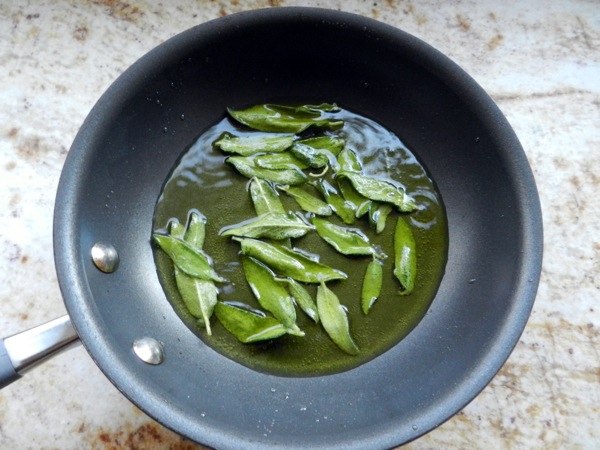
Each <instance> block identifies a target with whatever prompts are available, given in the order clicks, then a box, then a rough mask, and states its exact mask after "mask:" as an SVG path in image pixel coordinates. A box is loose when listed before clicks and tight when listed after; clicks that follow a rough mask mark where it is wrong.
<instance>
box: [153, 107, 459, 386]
mask: <svg viewBox="0 0 600 450" xmlns="http://www.w3.org/2000/svg"><path fill="white" fill-rule="evenodd" d="M335 118H336V119H339V120H343V122H344V126H343V127H342V128H341V129H339V130H335V131H329V132H327V133H328V134H332V135H336V136H339V137H341V138H343V139H344V140H345V141H346V148H348V149H351V150H353V151H354V152H355V153H356V155H357V156H358V158H359V159H360V161H361V162H362V168H363V173H364V174H366V175H369V176H376V177H381V178H382V179H387V180H390V179H391V180H393V181H394V183H396V184H398V185H399V186H403V187H404V188H405V189H406V192H407V194H409V195H410V197H412V199H414V200H415V202H416V203H417V205H418V206H419V209H418V210H417V211H414V212H411V213H410V214H406V213H398V212H397V211H396V210H395V209H394V212H392V213H390V214H389V215H388V217H387V221H386V225H385V227H384V228H383V231H382V232H381V233H377V232H376V230H375V225H374V224H371V223H370V222H369V217H368V216H369V215H368V214H366V215H364V216H363V217H361V218H360V219H356V221H355V223H354V224H352V225H351V226H352V227H357V228H360V229H362V230H363V231H364V233H365V234H367V235H368V236H369V238H370V239H371V242H372V243H373V244H374V245H376V246H377V247H378V248H379V249H381V252H383V253H384V254H385V255H387V258H384V259H382V261H383V266H382V270H383V282H382V287H381V294H380V296H379V298H378V299H377V301H376V302H375V303H374V305H373V306H372V308H371V309H370V311H369V313H368V314H365V313H364V312H363V309H362V307H361V290H362V282H363V278H364V276H365V271H366V269H367V266H368V265H369V263H370V262H371V261H373V258H372V257H369V256H346V255H342V254H340V253H338V252H336V251H335V250H334V249H333V248H332V247H331V246H330V245H328V244H327V243H325V242H324V241H323V240H322V239H321V238H320V237H319V235H318V234H317V233H316V232H310V233H307V234H306V235H305V236H303V237H300V238H297V239H293V240H292V245H293V246H294V247H297V248H299V249H302V250H304V251H306V252H308V253H309V254H314V255H319V260H320V262H322V263H324V264H327V265H329V266H331V267H334V268H336V269H339V270H341V271H343V272H345V273H346V274H347V275H348V278H347V279H345V280H336V281H331V282H328V283H327V288H329V289H331V291H332V292H334V293H335V295H336V296H337V297H338V298H339V299H340V301H341V303H342V304H343V305H344V306H345V307H346V308H347V311H348V320H349V324H350V332H351V335H352V338H353V340H354V342H355V343H356V345H357V347H358V348H359V349H360V350H359V352H358V354H356V355H350V354H347V353H344V352H343V351H341V350H340V348H338V346H336V344H335V343H334V342H332V340H331V339H330V337H329V336H328V335H327V333H326V332H325V330H324V329H323V326H322V324H320V323H315V322H314V321H313V320H312V319H311V318H310V317H308V316H307V315H306V314H305V313H304V312H302V311H301V310H300V308H297V314H296V316H297V325H298V327H299V328H300V329H301V330H302V331H304V333H305V335H304V336H295V335H290V334H287V335H284V336H282V337H279V338H277V339H272V340H268V341H264V342H260V343H254V344H242V343H240V342H239V341H238V340H237V339H236V338H235V337H234V336H233V335H231V334H230V333H229V332H227V331H226V330H225V328H224V327H223V326H222V325H221V324H220V323H219V322H218V321H217V320H216V318H215V317H213V318H212V321H211V328H212V335H211V336H208V335H207V333H206V330H205V328H204V327H203V326H202V325H200V324H198V322H197V319H195V318H194V317H193V316H192V315H191V314H190V313H189V312H188V310H187V308H186V307H185V305H184V303H183V300H182V299H181V297H180V295H179V293H178V290H177V286H176V283H175V277H174V273H173V264H172V262H171V259H170V258H169V257H168V256H167V255H166V254H164V253H163V252H162V251H160V250H159V249H155V252H154V256H155V261H156V265H157V271H158V275H159V278H160V281H161V284H162V285H163V288H164V290H165V293H166V297H167V299H168V300H169V301H170V302H171V304H172V305H173V308H174V309H175V311H176V312H177V313H178V314H179V316H180V317H181V319H182V320H183V321H184V322H185V324H186V325H187V326H188V327H189V328H190V330H191V331H192V332H194V333H195V334H196V335H197V336H198V337H199V338H200V339H202V341H203V342H204V343H205V344H206V345H208V346H210V347H212V348H213V349H215V350H216V351H218V352H220V353H221V354H223V355H224V356H226V357H228V358H231V359H232V360H234V361H237V362H238V363H240V364H243V365H245V366H248V367H250V368H252V369H255V370H257V371H261V372H266V373H271V374H276V375H282V376H316V375H325V374H331V373H337V372H342V371H345V370H349V369H352V368H353V367H356V366H358V365H361V364H364V363H365V362H367V361H369V360H371V359H373V358H374V357H376V356H378V355H380V354H382V353H383V352H385V351H386V350H388V349H389V348H391V347H392V346H394V345H395V344H397V343H398V342H399V341H400V340H402V339H403V338H404V337H405V336H406V335H407V334H408V333H410V331H411V330H412V329H413V328H414V327H415V326H416V325H417V324H418V323H419V321H420V320H421V319H422V318H423V316H424V315H425V314H426V312H427V310H428V308H429V306H430V304H431V302H432V301H433V298H434V297H435V294H436V292H437V289H438V287H439V284H440V281H441V279H442V276H443V273H444V269H445V265H446V259H447V247H448V232H447V221H446V214H445V210H444V207H443V204H442V201H441V198H440V195H439V193H438V192H437V191H436V189H435V185H434V183H433V181H432V180H431V179H430V177H429V176H428V174H427V171H426V169H425V167H424V166H423V165H422V164H421V163H420V162H419V161H418V159H417V158H416V157H415V155H414V154H413V153H412V152H411V151H410V150H409V149H408V148H407V147H406V146H405V145H404V144H403V143H402V142H401V140H400V139H399V138H398V137H397V136H396V135H395V134H393V133H391V132H390V131H388V130H386V129H385V128H384V127H382V126H381V125H379V124H378V123H376V122H374V121H372V120H370V119H368V118H366V117H363V116H360V115H358V114H354V113H352V112H349V111H347V110H342V111H340V112H338V113H336V114H335ZM225 132H227V133H231V134H233V135H237V136H244V135H250V134H254V135H255V134H256V132H255V131H254V132H249V131H248V130H247V129H245V128H244V127H242V126H239V125H237V124H235V123H234V122H233V121H231V120H229V119H223V120H221V121H220V122H219V123H217V124H216V125H215V126H213V127H212V128H210V129H209V130H207V131H206V132H204V133H203V134H202V135H201V136H200V137H199V138H198V139H197V140H196V141H195V142H194V143H192V145H191V146H190V147H189V148H188V149H186V150H185V152H184V153H183V155H182V158H181V159H180V160H179V162H178V163H177V165H176V167H174V169H173V171H172V173H171V175H170V177H169V179H168V180H167V181H166V183H165V185H164V189H163V192H162V194H161V196H160V198H159V199H158V201H157V204H156V209H155V215H154V223H153V229H154V230H160V229H165V228H166V227H167V224H168V223H169V221H172V220H174V219H176V220H178V221H179V222H182V223H185V221H186V218H187V216H188V213H189V211H190V210H197V211H200V212H201V213H202V214H203V215H204V216H205V217H206V219H207V221H206V238H205V241H204V251H205V252H206V253H207V254H208V255H210V256H211V257H212V259H213V260H214V269H215V271H216V272H217V273H218V274H219V275H220V276H221V277H223V278H226V279H227V281H226V282H223V283H217V286H218V288H219V300H220V301H225V302H238V303H244V304H247V305H249V306H250V307H252V308H256V309H260V305H259V304H258V302H257V301H256V300H255V298H254V297H253V295H252V292H251V291H250V288H249V286H248V283H247V281H246V279H245V277H244V272H243V270H242V267H241V259H240V255H239V250H240V246H239V244H238V243H237V242H236V241H234V240H232V239H231V238H230V237H228V236H220V235H219V231H220V230H221V229H223V228H225V227H228V226H231V225H232V224H237V223H240V222H242V221H244V220H247V219H251V218H253V217H255V216H256V212H255V210H254V206H253V203H252V201H251V197H250V193H249V192H248V179H247V178H245V177H244V176H242V175H240V174H239V173H238V172H237V171H236V170H235V168H234V167H232V166H231V165H230V164H226V163H225V158H226V156H227V155H225V154H224V153H223V152H222V151H220V150H219V149H217V148H214V147H213V142H215V141H216V140H217V139H218V138H219V137H220V136H222V135H223V133H225ZM319 172H320V170H319ZM325 178H326V177H325ZM315 192H316V191H315ZM279 196H280V198H281V201H282V202H283V204H284V206H285V208H286V209H287V210H288V211H300V208H299V206H298V203H297V202H296V200H294V198H293V197H292V196H290V195H287V194H285V193H284V192H281V191H280V192H279ZM304 214H306V213H304ZM399 214H401V216H402V220H405V221H406V223H407V224H408V225H409V226H410V228H411V229H412V232H413V235H414V239H415V244H416V253H417V277H416V281H415V286H414V289H413V291H412V292H411V293H410V294H409V295H405V296H403V295H400V290H401V286H400V284H399V282H398V279H397V278H396V277H394V275H393V268H394V229H395V227H396V221H397V220H398V219H399ZM335 220H337V219H332V221H335ZM338 222H339V224H340V225H342V224H343V222H342V221H341V220H339V221H338ZM304 286H305V287H306V288H307V290H308V292H309V293H310V294H311V296H312V298H313V299H316V295H317V289H318V286H317V285H316V284H312V285H304Z"/></svg>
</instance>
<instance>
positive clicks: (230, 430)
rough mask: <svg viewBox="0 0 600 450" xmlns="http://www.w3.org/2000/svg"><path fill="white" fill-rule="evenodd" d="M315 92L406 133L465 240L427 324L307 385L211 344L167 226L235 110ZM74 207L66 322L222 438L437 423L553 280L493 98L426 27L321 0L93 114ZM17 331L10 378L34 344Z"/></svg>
mask: <svg viewBox="0 0 600 450" xmlns="http://www.w3.org/2000/svg"><path fill="white" fill-rule="evenodd" d="M296 99H301V100H303V101H323V100H329V101H335V102H337V103H338V104H340V105H341V106H343V107H345V108H347V109H350V110H353V111H355V112H358V113H360V114H363V115H365V116H368V117H370V118H372V119H374V120H376V121H378V122H380V123H381V124H383V125H384V126H386V127H387V128H388V129H390V130H392V131H394V132H395V133H396V134H397V135H399V136H400V137H401V139H402V140H403V141H404V142H405V143H406V144H407V145H408V147H409V148H411V149H412V150H413V152H414V153H416V155H417V156H418V157H419V158H420V160H421V161H422V162H423V163H424V164H425V166H426V167H427V169H428V170H429V172H430V174H431V177H432V178H433V180H434V181H435V183H436V184H437V186H438V188H439V192H440V193H441V196H442V199H443V202H444V204H445V206H446V209H447V214H448V223H449V253H448V261H447V268H446V273H445V275H444V277H443V280H442V282H441V286H440V288H439V291H438V294H437V296H436V298H435V299H434V301H433V303H432V306H431V309H430V311H429V312H428V314H427V315H426V317H425V318H424V319H423V320H422V321H421V322H420V323H419V325H418V326H417V327H416V328H415V329H414V330H413V331H412V332H411V333H410V334H409V336H408V337H406V338H405V339H404V340H402V341H401V342H400V343H399V344H397V345H396V346H394V347H393V348H392V349H391V350H389V351H387V352H386V353H384V354H383V355H381V356H379V357H377V358H375V359H373V360H371V361H370V362H368V363H366V364H364V365H362V366H360V367H358V368H355V369H353V370H350V371H347V372H343V373H340V374H335V375H328V376H317V377H296V378H295V377H278V376H273V375H267V374H264V373H259V372H256V371H253V370H251V369H248V368H246V367H244V366H242V365H240V364H238V363H236V362H233V361H231V360H229V359H227V358H225V357H224V356H222V355H220V354H219V353H217V352H215V351H214V350H212V349H210V348H209V347H207V346H206V345H205V344H203V342H202V341H201V340H200V339H198V337H197V336H196V335H195V334H193V333H192V332H191V331H190V330H189V329H188V328H187V327H186V326H185V325H184V323H183V322H182V321H181V320H180V319H179V317H178V316H177V314H176V313H175V312H174V311H173V309H172V307H171V305H170V303H169V302H168V301H167V299H166V297H165V294H164V291H163V289H162V288H161V285H160V283H159V281H158V276H157V273H156V269H155V265H154V259H153V255H152V248H151V243H150V235H151V232H152V217H153V212H154V207H155V204H156V201H157V198H158V196H159V194H160V192H161V188H162V186H163V183H164V182H165V180H166V178H167V176H168V174H169V171H170V170H171V168H172V167H173V165H174V164H175V162H176V161H177V159H178V158H179V157H180V156H181V154H182V152H183V151H184V149H185V148H186V147H187V146H188V145H189V144H190V143H192V142H193V140H194V139H195V138H196V137H197V136H198V135H199V134H200V133H202V132H203V131H204V130H205V129H207V128H208V127H209V126H211V125H213V124H214V123H216V122H217V121H218V120H220V119H221V118H222V117H223V115H224V111H225V109H226V107H228V106H232V105H250V104H255V103H265V102H277V101H291V100H296ZM227 200H228V201H235V200H234V199H227ZM56 204H57V207H56V211H55V232H54V240H55V255H56V257H55V259H56V268H57V272H58V277H59V282H60V287H61V290H62V293H63V295H64V300H65V303H66V306H67V310H68V313H69V316H70V321H69V320H68V319H62V320H59V322H60V324H62V327H63V328H62V329H66V330H67V331H66V333H64V336H63V337H64V339H63V343H68V342H70V341H71V340H72V339H74V338H75V335H74V334H73V333H70V332H69V330H70V326H71V325H70V324H71V322H72V325H73V327H74V329H75V330H76V333H77V335H78V337H79V338H81V341H82V342H83V344H84V346H85V347H86V349H87V350H88V351H89V353H90V355H91V356H92V358H93V359H94V360H95V361H96V363H97V364H98V365H99V367H100V368H101V369H102V370H103V371H104V373H105V374H106V376H107V377H108V378H109V379H110V380H111V381H112V382H113V383H114V384H115V385H116V386H117V387H118V389H120V390H121V391H122V392H123V393H124V394H125V395H126V396H127V397H128V398H129V399H131V400H132V401H133V402H134V403H135V404H136V405H138V406H139V407H140V408H141V409H143V410H144V411H145V412H147V413H148V414H149V415H151V416H152V417H154V418H156V419H157V420H158V421H160V422H161V423H163V424H164V425H166V426H167V427H169V428H172V429H173V430H175V431H177V432H179V433H181V434H182V435H185V436H187V437H188V438H190V439H193V440H195V441H198V442H201V443H204V444H206V445H210V446H213V447H218V448H246V449H248V448H295V447H304V448H345V449H350V448H360V449H365V448H386V447H391V446H394V445H398V444H401V443H404V442H407V441H410V440H412V439H414V438H416V437H418V436H420V435H421V434H423V433H426V432H427V431H429V430H431V429H432V428H434V427H436V426H437V425H439V424H440V423H442V422H444V421H445V420H446V419H448V418H449V417H451V416H452V415H453V414H455V413H456V412H457V411H459V410H460V409H461V408H463V407H464V406H465V405H466V404H467V403H468V402H469V401H470V400H471V399H473V398H474V397H475V396H476V395H477V394H478V393H479V391H480V390H481V389H483V388H484V387H485V385H486V384H487V383H488V382H489V381H490V380H491V379H492V377H493V376H494V375H495V373H496V372H497V371H498V370H499V368H500V367H501V366H502V364H503V363H504V361H505V360H506V359H507V357H508V355H509V354H510V352H511V350H512V348H513V346H514V345H515V343H516V341H517V339H518V337H519V335H520V334H521V332H522V330H523V327H524V326H525V323H526V321H527V318H528V315H529V313H530V310H531V307H532V304H533V301H534V297H535V292H536V289H537V285H538V280H539V274H540V266H541V253H542V229H541V227H542V225H541V213H540V206H539V201H538V197H537V192H536V188H535V184H534V180H533V177H532V174H531V171H530V168H529V166H528V163H527V160H526V157H525V155H524V153H523V150H522V148H521V146H520V144H519V142H518V140H517V138H516V137H515V135H514V133H513V131H512V130H511V128H510V126H509V125H508V123H507V121H506V120H505V118H504V117H503V116H502V114H501V113H500V111H499V110H498V108H497V107H496V106H495V104H494V103H493V102H492V100H491V99H490V98H489V97H488V96H487V95H486V94H485V92H484V91H483V90H482V89H481V88H480V87H479V86H478V85H477V84H476V83H475V82H474V81H473V80H472V79H471V78H470V77H469V76H468V75H467V74H465V73H464V72H463V71H462V70H461V69H460V68H459V67H457V66H456V65H455V64H454V63H453V62H451V61H450V60H449V59H448V58H446V57H445V56H443V55H441V54H440V53H439V52H437V51H436V50H434V49H432V48H431V47H429V46H428V45H427V44H425V43H423V42H421V41H419V40H418V39H416V38H414V37H412V36H410V35H407V34H405V33H403V32H402V31H399V30H397V29H394V28H392V27H390V26H387V25H384V24H382V23H379V22H376V21H374V20H371V19H366V18H364V17H359V16H355V15H351V14H346V13H340V12H335V11H328V10H322V9H304V8H279V9H269V10H260V11H254V12H248V13H240V14H236V15H232V16H229V17H224V18H221V19H218V20H215V21H212V22H208V23H205V24H202V25H200V26H198V27H195V28H193V29H190V30H188V31H186V32H184V33H182V34H180V35H178V36H176V37H174V38H172V39H170V40H168V41H167V42H165V43H163V44H162V45H160V46H159V47H157V48H156V49H155V50H153V51H151V52H150V53H149V54H147V55H146V56H144V57H143V58H141V59H140V60H139V61H138V62H137V63H136V64H134V65H133V66H132V67H131V68H130V69H128V70H127V71H126V72H125V73H124V74H123V75H122V76H121V77H120V78H119V79H118V80H117V81H116V82H115V83H114V84H113V85H112V86H111V87H110V89H108V91H107V92H106V93H105V94H104V95H103V96H102V98H101V99H100V100H99V102H98V103H97V105H96V106H95V107H94V108H93V110H92V111H91V113H90V114H89V116H88V118H87V119H86V121H85V123H84V124H83V126H82V127H81V130H80V131H79V133H78V135H77V137H76V139H75V141H74V143H73V146H72V148H71V150H70V152H69V154H68V157H67V161H66V164H65V167H64V171H63V174H62V176H61V180H60V184H59V189H58V194H57V202H56ZM199 207H200V208H201V205H199ZM97 243H103V244H104V245H107V246H109V247H108V248H110V246H112V248H114V250H115V251H116V253H117V255H118V265H117V266H116V267H115V268H114V270H113V271H112V272H111V271H110V270H109V272H103V271H101V270H99V269H98V267H97V265H96V264H95V263H94V261H93V259H92V257H91V251H92V248H93V247H94V245H95V244H97ZM472 280H476V282H474V283H473V282H470V281H472ZM59 329H60V328H59ZM51 330H56V328H51ZM43 336H45V335H43ZM144 337H149V338H152V340H151V342H155V343H158V349H159V350H160V351H161V352H162V356H163V360H162V362H161V363H159V364H148V363H147V362H144V361H143V360H142V359H140V358H139V357H138V356H137V354H136V353H135V352H134V351H133V343H134V342H135V341H136V340H138V339H140V338H144ZM5 342H8V344H9V345H7V347H9V350H8V354H7V352H6V351H5V350H4V349H3V351H2V352H1V353H2V357H0V360H1V361H2V362H3V369H2V370H3V372H4V374H5V377H4V380H5V383H6V382H9V381H11V380H12V379H13V378H15V373H14V370H13V367H12V366H8V365H7V364H6V363H8V362H11V361H12V362H14V360H15V359H19V357H15V356H14V352H15V347H19V345H15V342H18V339H16V340H15V338H9V339H7V340H5ZM61 345H62V344H59V345H58V346H61ZM24 359H26V358H25V357H24ZM19 361H21V360H19ZM21 362H22V361H21ZM24 365H26V364H24ZM20 367H21V366H20V365H19V367H17V368H20Z"/></svg>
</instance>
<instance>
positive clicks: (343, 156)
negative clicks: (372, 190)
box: [337, 148, 362, 172]
mask: <svg viewBox="0 0 600 450" xmlns="http://www.w3.org/2000/svg"><path fill="white" fill-rule="evenodd" d="M337 159H338V164H339V165H340V170H342V171H345V172H361V171H362V163H361V162H360V159H358V155H357V154H356V153H355V152H353V151H352V150H350V149H349V148H345V149H343V150H342V151H341V152H340V154H339V155H338V158H337Z"/></svg>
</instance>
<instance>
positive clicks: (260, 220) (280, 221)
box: [219, 211, 314, 240]
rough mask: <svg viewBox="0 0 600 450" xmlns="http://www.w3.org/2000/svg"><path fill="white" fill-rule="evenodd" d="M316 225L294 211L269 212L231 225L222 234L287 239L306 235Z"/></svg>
mask: <svg viewBox="0 0 600 450" xmlns="http://www.w3.org/2000/svg"><path fill="white" fill-rule="evenodd" d="M313 229H314V227H313V226H312V225H310V224H308V223H306V222H305V221H304V220H302V219H301V218H300V217H298V216H297V215H296V214H294V213H288V214H282V213H279V212H273V211H272V212H268V213H266V214H263V215H262V216H258V217H255V218H252V219H250V220H246V221H244V222H242V223H239V224H235V225H229V226H227V227H224V228H222V229H221V231H220V232H219V234H220V235H221V236H242V237H251V238H268V239H275V240H281V239H287V238H298V237H301V236H304V235H305V234H306V233H308V232H309V231H310V230H313Z"/></svg>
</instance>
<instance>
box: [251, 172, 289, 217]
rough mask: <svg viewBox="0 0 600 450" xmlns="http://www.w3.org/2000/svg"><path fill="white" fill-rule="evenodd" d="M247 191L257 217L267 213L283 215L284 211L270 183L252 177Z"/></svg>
mask: <svg viewBox="0 0 600 450" xmlns="http://www.w3.org/2000/svg"><path fill="white" fill-rule="evenodd" d="M249 190H250V198H251V199H252V204H253V205H254V210H255V211H256V215H257V216H262V215H263V214H266V213H269V212H278V213H281V214H285V212H286V211H285V208H284V207H283V204H282V203H281V199H280V198H279V194H278V193H277V191H276V190H275V188H273V186H272V185H271V183H269V182H268V181H266V180H263V179H262V178H256V177H253V178H252V179H251V180H250V185H249Z"/></svg>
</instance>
